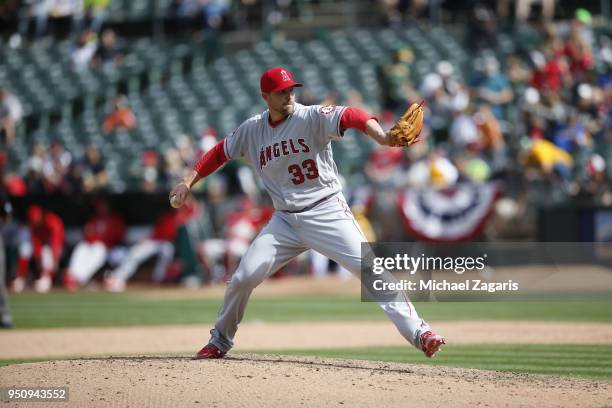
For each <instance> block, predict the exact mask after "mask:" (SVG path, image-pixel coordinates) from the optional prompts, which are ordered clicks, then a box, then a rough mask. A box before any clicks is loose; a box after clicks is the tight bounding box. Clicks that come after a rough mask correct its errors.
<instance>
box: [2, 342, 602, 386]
mask: <svg viewBox="0 0 612 408" xmlns="http://www.w3.org/2000/svg"><path fill="white" fill-rule="evenodd" d="M255 353H257V354H279V355H280V354H283V355H299V356H318V357H332V358H346V359H356V360H374V361H389V362H398V363H413V364H428V365H443V366H450V367H464V368H478V369H483V370H498V371H512V372H521V373H531V374H547V375H560V376H571V377H587V378H597V379H605V380H612V345H601V344H580V345H578V344H576V345H459V346H449V347H446V348H445V349H444V350H442V351H441V352H440V353H439V354H438V355H437V356H436V357H434V358H432V359H428V358H426V357H425V356H423V355H422V354H421V353H420V352H418V351H417V350H415V349H413V348H411V347H408V346H406V347H380V348H372V347H367V348H338V349H307V350H268V351H256V352H255ZM185 354H189V353H185ZM168 356H169V357H176V355H175V354H169V355H168ZM71 358H72V359H73V358H74V357H57V358H51V359H50V358H45V359H42V358H35V359H13V360H0V367H2V366H8V365H13V364H23V363H35V362H40V361H51V360H69V359H71ZM181 358H185V357H184V356H181Z"/></svg>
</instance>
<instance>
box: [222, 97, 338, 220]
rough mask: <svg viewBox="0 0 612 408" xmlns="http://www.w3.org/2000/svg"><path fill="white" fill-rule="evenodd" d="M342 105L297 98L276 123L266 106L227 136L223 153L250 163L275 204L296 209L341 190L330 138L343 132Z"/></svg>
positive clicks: (278, 207) (287, 208)
mask: <svg viewBox="0 0 612 408" xmlns="http://www.w3.org/2000/svg"><path fill="white" fill-rule="evenodd" d="M344 109H345V108H344V107H340V106H325V107H323V106H320V105H313V106H304V105H300V104H299V103H296V104H295V111H294V113H293V114H292V115H289V116H288V117H287V119H286V120H285V121H283V122H282V123H280V124H278V125H276V126H272V125H270V123H269V121H268V112H267V111H266V112H264V113H263V114H261V115H257V116H254V117H253V118H251V119H249V120H247V121H246V122H244V123H243V124H242V125H240V127H238V128H237V129H236V130H235V131H234V133H233V134H232V135H230V136H229V137H228V138H227V139H226V140H225V144H224V146H225V154H226V156H227V157H228V158H230V159H238V158H243V159H245V160H247V161H248V162H249V163H250V164H251V165H252V167H253V168H254V169H255V170H256V171H257V172H258V173H259V174H260V176H261V179H262V182H263V183H264V185H265V187H266V189H267V190H268V191H269V192H270V195H271V196H272V200H273V202H274V207H275V208H276V209H278V210H287V211H295V210H299V209H301V208H304V207H306V206H308V205H310V204H312V203H314V202H316V201H318V200H320V199H322V198H324V197H326V196H329V195H331V194H334V193H336V192H339V191H340V190H341V186H340V182H339V181H338V170H337V168H336V164H335V163H334V160H333V156H332V148H331V141H333V140H338V139H340V138H341V137H342V134H341V130H340V119H341V118H342V113H343V111H344Z"/></svg>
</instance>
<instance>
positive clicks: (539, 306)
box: [10, 292, 612, 328]
mask: <svg viewBox="0 0 612 408" xmlns="http://www.w3.org/2000/svg"><path fill="white" fill-rule="evenodd" d="M141 293H142V292H141ZM10 302H11V309H12V311H13V317H14V320H15V324H16V326H17V328H51V327H86V326H128V325H165V324H202V323H212V322H213V321H214V319H215V316H216V314H217V311H218V310H219V307H220V306H221V300H220V299H193V298H189V299H166V298H159V299H156V298H151V297H145V296H142V295H139V294H130V293H125V294H118V295H117V294H109V293H104V292H88V293H76V294H75V293H64V292H56V293H50V294H47V295H38V294H33V293H25V294H20V295H16V296H11V299H10ZM415 306H416V308H417V310H418V311H419V313H420V314H421V315H422V316H423V317H424V318H426V319H428V320H491V319H492V320H575V321H597V322H612V301H605V302H486V303H475V302H453V303H450V302H440V303H433V302H424V303H417V304H416V305H415ZM384 319H386V317H385V315H384V313H382V311H380V310H379V308H378V306H377V305H376V304H374V303H363V302H360V300H359V298H357V297H338V296H336V297H323V296H300V297H292V298H290V297H287V298H274V299H266V298H262V297H258V296H257V295H256V294H255V295H254V296H253V297H252V298H251V302H250V304H249V307H248V309H247V314H246V317H245V320H246V321H253V320H265V321H299V320H331V321H333V320H384Z"/></svg>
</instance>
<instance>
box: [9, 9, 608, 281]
mask: <svg viewBox="0 0 612 408" xmlns="http://www.w3.org/2000/svg"><path fill="white" fill-rule="evenodd" d="M611 3H612V2H611V1H606V0H601V1H590V2H584V1H570V0H540V1H537V0H515V1H512V0H497V1H494V0H490V1H473V0H462V1H461V0H454V1H445V0H412V1H410V0H357V1H331V0H241V1H238V0H234V1H232V0H182V1H181V0H134V1H127V0H40V1H37V0H22V1H17V0H3V1H1V2H0V194H1V196H2V201H3V215H4V216H3V222H2V237H3V241H4V247H5V250H6V251H5V252H6V259H5V263H6V277H5V279H6V281H7V282H8V285H9V288H10V289H11V290H12V291H14V292H21V291H23V290H24V289H26V288H28V287H29V286H30V285H32V287H33V288H34V289H35V290H36V291H39V292H47V291H49V290H50V289H51V288H52V287H53V286H55V287H58V288H60V287H64V288H65V289H67V290H70V291H76V290H79V289H82V288H89V289H96V288H104V289H106V290H109V291H112V292H120V291H123V290H125V289H126V282H127V281H128V280H130V279H132V281H131V282H130V284H131V283H132V282H141V284H149V283H150V282H153V284H155V285H160V284H164V285H166V284H167V285H177V284H179V285H183V286H187V287H199V286H201V285H207V284H211V283H221V282H224V281H225V280H226V279H227V278H228V276H230V275H231V273H232V272H233V270H234V269H235V267H236V266H237V263H238V262H239V260H240V257H241V256H242V254H243V253H244V252H245V251H246V249H247V248H248V245H249V243H250V241H251V240H252V239H253V238H254V237H255V235H256V234H257V232H258V231H259V229H260V228H261V227H262V226H263V225H265V223H266V222H267V220H268V219H269V217H270V216H271V214H272V208H271V203H270V200H269V198H268V196H267V194H266V193H265V191H264V189H263V188H262V185H261V183H260V180H259V179H258V178H257V177H256V176H255V174H254V173H253V171H252V170H251V169H250V168H249V167H248V166H247V165H246V164H245V163H242V162H239V161H234V162H230V163H229V164H228V165H226V166H225V167H224V168H223V169H221V170H220V171H218V172H217V173H215V174H214V175H212V176H211V177H209V178H207V179H206V180H205V181H204V182H201V183H200V184H199V185H198V186H197V187H196V193H195V196H196V198H197V200H193V201H192V202H190V203H189V204H188V205H187V206H186V207H184V208H183V209H181V210H179V211H175V210H172V209H171V208H169V206H168V201H167V193H168V191H169V189H170V188H171V186H172V185H173V184H175V183H176V182H178V181H179V180H180V179H181V178H182V177H183V175H184V174H185V173H186V172H187V171H189V170H190V169H191V168H192V166H193V165H194V164H195V162H196V161H197V160H198V159H199V158H200V157H201V155H202V154H203V153H205V152H206V151H207V150H208V149H210V148H211V147H212V146H214V145H215V143H216V142H217V141H218V140H220V139H222V138H224V137H225V136H226V135H228V133H230V132H231V131H232V130H233V129H234V128H235V127H236V126H237V125H239V124H240V123H241V122H242V121H243V120H245V119H247V118H248V117H250V116H251V115H254V114H257V113H260V112H262V111H263V110H264V109H265V105H264V103H263V101H262V99H261V96H260V94H259V77H260V75H261V73H262V72H263V71H264V70H265V69H267V68H269V67H272V66H279V65H282V66H285V67H288V68H289V69H290V70H291V71H292V72H293V73H294V75H295V77H296V79H297V80H299V81H301V82H304V84H305V87H304V88H301V89H299V90H298V96H297V98H298V101H299V102H301V103H303V104H306V105H309V104H337V105H350V106H357V107H360V108H362V109H365V110H367V111H369V112H372V113H374V114H376V115H377V116H378V118H379V119H380V122H381V124H382V125H383V128H385V129H388V128H389V127H390V126H391V125H392V124H393V123H394V121H395V120H397V118H398V117H399V115H401V113H402V112H403V111H404V110H405V108H406V107H407V106H408V105H409V104H410V103H413V102H419V101H421V100H424V101H425V103H426V105H425V106H426V113H425V115H426V116H425V118H426V119H425V121H426V123H425V128H424V133H425V136H426V137H425V141H423V142H421V143H419V144H417V145H415V146H413V147H411V148H410V149H404V150H402V149H392V148H386V147H380V146H377V145H375V144H374V143H373V142H372V141H370V140H369V139H368V138H367V137H366V136H363V135H360V134H358V133H357V132H354V131H352V130H351V131H349V132H347V135H346V137H344V139H343V140H342V141H341V142H338V143H334V144H333V152H334V157H335V160H336V163H337V165H338V169H339V171H340V173H341V175H342V181H343V183H344V186H345V190H344V192H345V195H346V196H347V198H348V201H349V203H350V205H351V207H352V209H353V212H354V214H355V216H356V218H357V219H358V221H359V222H360V224H361V225H362V227H363V229H364V230H365V231H366V233H367V235H368V239H369V240H371V241H375V240H377V241H413V240H421V241H434V242H440V241H442V242H457V241H465V240H480V241H607V242H609V241H612V188H611V180H612V130H611V124H612V111H611V103H612V69H611V68H612V25H611V24H610V10H611ZM398 220H401V222H398ZM330 272H331V273H334V274H338V275H339V276H345V275H346V271H343V270H341V269H339V268H337V266H336V265H334V264H333V263H331V262H329V260H327V259H326V258H323V257H321V256H320V255H318V254H316V253H308V254H305V255H304V256H303V257H300V258H299V259H298V260H297V261H295V262H293V263H291V264H289V265H288V266H287V267H286V268H284V269H283V270H282V271H280V272H279V274H278V275H279V276H283V275H305V274H311V275H314V276H324V275H326V274H328V273H330Z"/></svg>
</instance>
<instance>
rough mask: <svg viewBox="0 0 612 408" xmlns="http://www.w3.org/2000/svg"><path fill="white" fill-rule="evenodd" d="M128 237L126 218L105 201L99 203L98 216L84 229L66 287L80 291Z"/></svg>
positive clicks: (67, 277) (96, 213) (99, 200)
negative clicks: (109, 255) (124, 238)
mask: <svg viewBox="0 0 612 408" xmlns="http://www.w3.org/2000/svg"><path fill="white" fill-rule="evenodd" d="M124 235H125V223H124V221H123V219H122V218H121V217H120V216H119V215H118V214H115V213H113V212H111V208H110V206H109V204H108V202H107V201H106V200H105V199H98V200H97V201H96V203H95V213H94V215H92V217H91V218H90V219H89V220H88V221H87V223H86V224H85V227H84V229H83V238H84V239H83V241H81V242H79V243H78V244H77V245H76V247H75V248H74V251H73V252H72V255H71V257H70V264H69V266H68V269H67V270H66V275H65V276H64V286H65V287H66V289H68V290H76V289H78V288H79V286H83V285H85V284H87V282H89V280H90V279H91V278H92V277H93V276H94V275H95V273H96V272H97V271H98V270H99V269H100V268H101V267H102V266H103V265H104V263H106V260H107V258H108V254H109V251H110V250H112V249H113V247H115V246H116V245H118V244H119V243H121V241H122V240H123V237H124Z"/></svg>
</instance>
